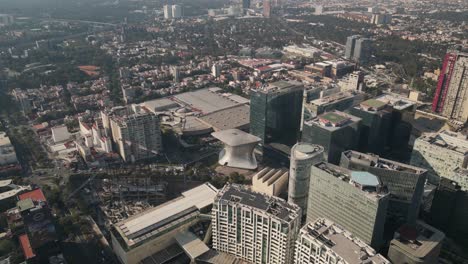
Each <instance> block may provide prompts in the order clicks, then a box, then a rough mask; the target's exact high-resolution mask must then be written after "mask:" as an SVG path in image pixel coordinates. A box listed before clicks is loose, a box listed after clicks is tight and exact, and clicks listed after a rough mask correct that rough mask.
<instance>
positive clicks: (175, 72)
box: [172, 66, 180, 83]
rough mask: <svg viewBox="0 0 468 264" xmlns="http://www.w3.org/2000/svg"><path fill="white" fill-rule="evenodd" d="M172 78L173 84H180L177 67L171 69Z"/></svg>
mask: <svg viewBox="0 0 468 264" xmlns="http://www.w3.org/2000/svg"><path fill="white" fill-rule="evenodd" d="M172 76H173V77H174V82H175V83H178V82H180V70H179V67H177V66H174V67H172Z"/></svg>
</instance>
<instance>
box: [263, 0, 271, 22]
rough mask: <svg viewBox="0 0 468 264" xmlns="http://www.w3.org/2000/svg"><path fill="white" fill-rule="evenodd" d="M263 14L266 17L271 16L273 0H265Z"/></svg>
mask: <svg viewBox="0 0 468 264" xmlns="http://www.w3.org/2000/svg"><path fill="white" fill-rule="evenodd" d="M263 16H264V17H266V18H270V17H271V0H263Z"/></svg>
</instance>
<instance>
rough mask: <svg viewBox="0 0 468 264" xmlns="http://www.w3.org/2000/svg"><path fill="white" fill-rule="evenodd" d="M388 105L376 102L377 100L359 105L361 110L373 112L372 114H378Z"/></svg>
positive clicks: (379, 101)
mask: <svg viewBox="0 0 468 264" xmlns="http://www.w3.org/2000/svg"><path fill="white" fill-rule="evenodd" d="M387 105H389V104H388V103H386V102H384V101H381V100H376V99H369V100H366V101H364V102H362V103H360V104H359V106H358V107H359V108H361V109H364V110H366V111H369V112H370V111H372V112H378V111H380V110H382V109H384V108H385V107H386V106H387Z"/></svg>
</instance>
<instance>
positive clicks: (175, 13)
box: [172, 5, 182, 18]
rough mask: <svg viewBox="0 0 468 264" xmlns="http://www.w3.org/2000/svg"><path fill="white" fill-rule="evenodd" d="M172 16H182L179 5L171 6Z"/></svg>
mask: <svg viewBox="0 0 468 264" xmlns="http://www.w3.org/2000/svg"><path fill="white" fill-rule="evenodd" d="M172 17H173V18H181V17H182V7H181V6H180V5H173V6H172Z"/></svg>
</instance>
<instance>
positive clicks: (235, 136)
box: [211, 129, 261, 170]
mask: <svg viewBox="0 0 468 264" xmlns="http://www.w3.org/2000/svg"><path fill="white" fill-rule="evenodd" d="M211 135H212V136H213V137H214V138H216V139H219V140H220V141H221V142H223V144H224V149H223V150H222V151H221V152H220V153H219V161H218V163H219V164H220V165H223V166H228V167H233V168H241V169H248V170H253V169H256V168H257V160H256V159H255V155H254V153H253V151H254V149H255V147H256V146H257V144H258V142H260V140H261V139H260V138H259V137H256V136H254V135H251V134H249V133H246V132H244V131H242V130H239V129H227V130H223V131H218V132H214V133H212V134H211Z"/></svg>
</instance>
